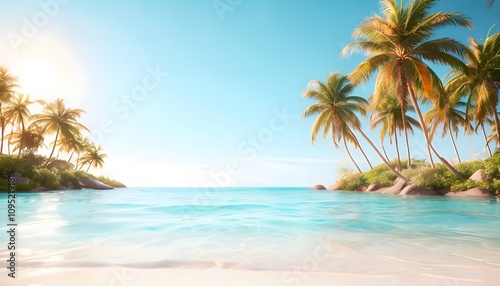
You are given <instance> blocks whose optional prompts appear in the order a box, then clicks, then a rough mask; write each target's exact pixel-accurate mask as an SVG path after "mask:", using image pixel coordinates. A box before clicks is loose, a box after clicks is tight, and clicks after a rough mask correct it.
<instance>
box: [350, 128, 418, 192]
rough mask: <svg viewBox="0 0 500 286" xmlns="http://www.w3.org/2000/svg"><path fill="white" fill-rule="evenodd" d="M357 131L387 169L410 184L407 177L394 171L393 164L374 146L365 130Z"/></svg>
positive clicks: (359, 129)
mask: <svg viewBox="0 0 500 286" xmlns="http://www.w3.org/2000/svg"><path fill="white" fill-rule="evenodd" d="M356 130H357V131H358V132H359V133H360V134H361V136H363V138H365V140H366V141H367V142H368V144H370V146H372V148H373V150H375V152H376V153H377V155H378V156H379V157H380V159H382V161H383V162H384V164H385V165H386V166H387V168H389V170H391V171H392V172H393V173H394V174H395V175H396V176H397V177H398V178H400V179H401V180H403V181H405V182H407V183H408V182H410V180H408V179H407V178H406V177H405V176H403V175H402V174H401V173H400V172H398V171H397V170H396V169H394V167H392V166H391V164H390V163H389V162H388V161H387V160H386V159H385V158H384V156H383V155H382V154H381V153H380V151H379V150H378V149H377V147H376V146H375V144H373V142H372V141H371V140H370V138H368V136H366V134H365V133H364V132H363V130H361V128H357V129H356Z"/></svg>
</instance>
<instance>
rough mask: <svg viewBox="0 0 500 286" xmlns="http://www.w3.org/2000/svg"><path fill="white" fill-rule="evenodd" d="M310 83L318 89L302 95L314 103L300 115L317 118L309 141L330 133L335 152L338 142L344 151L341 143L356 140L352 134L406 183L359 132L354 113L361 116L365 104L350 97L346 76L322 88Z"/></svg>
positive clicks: (330, 80) (336, 76) (333, 76)
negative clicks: (359, 136)
mask: <svg viewBox="0 0 500 286" xmlns="http://www.w3.org/2000/svg"><path fill="white" fill-rule="evenodd" d="M314 83H316V84H317V85H318V87H317V89H312V88H309V89H307V90H305V91H304V92H303V93H302V95H303V96H304V97H305V98H308V99H314V100H316V103H315V104H313V105H311V106H309V107H308V108H307V109H306V110H305V111H304V113H303V118H306V117H309V116H312V115H318V117H317V118H316V120H315V121H314V123H313V129H312V141H313V142H314V141H315V140H316V136H317V134H318V132H319V131H320V130H321V129H323V138H326V136H327V135H328V132H330V131H331V132H332V140H333V143H334V145H335V147H336V148H338V144H337V142H339V141H340V140H343V141H344V144H345V146H346V147H347V144H346V143H345V141H346V140H348V139H352V138H356V137H355V136H354V132H353V130H355V131H357V132H359V133H360V134H361V136H363V138H364V139H365V140H366V141H367V142H368V144H370V146H372V148H373V149H374V150H375V152H376V153H377V155H378V156H379V157H380V158H381V159H382V161H383V162H384V163H385V164H386V166H387V167H388V168H389V169H390V170H391V171H392V172H394V174H396V176H398V177H399V178H401V179H403V180H405V181H408V179H406V178H405V177H404V176H403V175H401V174H400V173H399V172H398V171H397V170H396V169H394V167H392V166H391V164H390V163H389V162H388V161H387V160H386V159H385V158H384V156H383V155H382V154H381V153H380V151H379V150H378V149H377V147H376V146H375V145H374V144H373V142H372V141H371V140H370V139H369V138H368V136H366V134H365V133H364V132H363V130H362V129H361V122H360V121H359V118H358V117H357V116H356V114H355V112H359V113H361V114H362V115H365V114H366V106H367V105H368V101H366V99H364V98H362V97H358V96H352V95H350V93H351V92H352V90H353V89H354V87H353V85H351V84H350V82H349V80H348V78H347V76H346V75H341V74H340V73H338V72H334V73H332V74H331V75H330V76H329V77H328V79H327V82H326V84H323V83H321V82H317V81H315V82H314ZM356 142H357V140H356ZM358 145H359V143H358ZM349 156H350V155H349ZM351 160H352V157H351Z"/></svg>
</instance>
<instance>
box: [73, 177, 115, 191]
mask: <svg viewBox="0 0 500 286" xmlns="http://www.w3.org/2000/svg"><path fill="white" fill-rule="evenodd" d="M81 183H82V184H83V187H84V188H87V189H96V190H109V189H113V187H110V186H108V185H106V184H103V183H101V182H99V181H96V180H94V179H92V178H83V179H82V180H81Z"/></svg>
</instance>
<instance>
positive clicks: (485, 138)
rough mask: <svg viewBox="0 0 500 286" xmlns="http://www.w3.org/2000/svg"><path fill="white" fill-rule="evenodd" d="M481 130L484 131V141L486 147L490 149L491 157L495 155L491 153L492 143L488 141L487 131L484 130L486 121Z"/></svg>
mask: <svg viewBox="0 0 500 286" xmlns="http://www.w3.org/2000/svg"><path fill="white" fill-rule="evenodd" d="M481 130H482V131H483V137H484V142H486V148H487V149H488V153H489V154H490V157H491V156H492V155H493V154H492V153H491V148H490V143H489V142H488V137H487V136H486V131H484V123H481Z"/></svg>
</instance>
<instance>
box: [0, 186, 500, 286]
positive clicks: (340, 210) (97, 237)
mask: <svg viewBox="0 0 500 286" xmlns="http://www.w3.org/2000/svg"><path fill="white" fill-rule="evenodd" d="M0 214H5V216H6V214H7V203H6V197H5V196H2V197H1V198H0ZM2 216H4V215H2ZM5 216H4V217H5ZM17 220H18V223H19V225H18V244H19V246H20V252H19V256H18V257H19V259H20V260H21V266H24V267H60V266H62V267H65V266H68V267H70V266H71V267H100V266H108V265H121V266H128V267H139V268H160V267H195V268H196V267H199V268H205V267H213V266H214V265H215V266H217V267H225V268H235V269H247V270H281V271H287V270H290V269H305V268H306V267H307V269H308V271H323V272H334V271H335V272H341V273H370V274H373V275H386V274H394V275H404V274H405V273H414V272H415V271H416V272H418V273H421V274H422V273H423V274H422V275H425V273H427V274H429V275H438V274H439V275H444V274H443V273H445V276H446V277H455V276H456V277H458V276H460V277H462V278H463V279H465V280H464V281H469V280H470V279H472V280H470V281H473V280H474V279H478V277H484V276H485V275H499V274H497V273H500V202H498V201H497V200H496V199H478V198H447V197H403V196H391V195H380V194H368V193H357V192H333V191H311V190H308V189H306V188H227V189H221V190H215V191H214V190H204V189H192V188H129V189H116V190H109V191H96V190H80V191H56V192H47V193H33V194H28V193H23V194H21V193H18V201H17ZM4 221H5V220H2V222H4ZM0 227H2V230H1V233H2V235H1V236H0V254H1V255H2V257H5V256H4V255H6V253H7V252H6V247H5V246H6V244H7V237H6V235H5V234H6V232H5V231H6V228H5V223H2V225H0ZM2 263H4V264H5V262H2ZM4 264H2V265H1V266H2V267H4V266H5V265H4ZM299 271H300V270H299ZM467 279H469V280H467ZM450 285H453V284H450Z"/></svg>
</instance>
